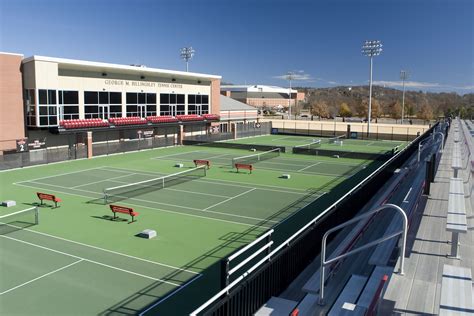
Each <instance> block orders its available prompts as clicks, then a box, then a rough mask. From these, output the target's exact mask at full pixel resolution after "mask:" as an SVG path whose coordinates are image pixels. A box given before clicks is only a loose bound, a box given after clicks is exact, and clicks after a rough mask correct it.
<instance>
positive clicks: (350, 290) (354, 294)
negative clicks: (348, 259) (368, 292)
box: [328, 274, 368, 316]
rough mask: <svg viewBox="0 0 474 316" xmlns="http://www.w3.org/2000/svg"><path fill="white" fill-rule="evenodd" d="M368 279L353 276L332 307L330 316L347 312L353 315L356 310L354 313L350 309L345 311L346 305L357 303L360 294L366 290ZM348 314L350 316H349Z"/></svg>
mask: <svg viewBox="0 0 474 316" xmlns="http://www.w3.org/2000/svg"><path fill="white" fill-rule="evenodd" d="M367 279H368V278H367V277H364V276H361V275H355V274H354V275H352V276H351V278H350V279H349V281H348V282H347V284H346V285H345V286H344V289H343V290H342V292H341V294H339V296H338V298H337V300H336V302H335V303H334V305H333V306H332V308H331V310H330V311H329V314H328V315H329V316H337V315H342V314H344V315H345V313H346V312H347V313H349V314H350V315H353V314H354V312H355V311H356V309H357V308H356V309H354V310H353V311H351V310H348V309H343V308H342V307H343V305H344V303H352V304H354V303H355V302H356V301H357V298H358V297H359V295H360V293H361V292H362V290H363V289H364V286H365V283H366V282H367ZM349 314H348V315H349Z"/></svg>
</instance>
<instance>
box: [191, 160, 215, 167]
mask: <svg viewBox="0 0 474 316" xmlns="http://www.w3.org/2000/svg"><path fill="white" fill-rule="evenodd" d="M193 162H194V165H195V166H196V167H197V166H200V165H201V166H202V165H204V166H207V169H210V168H211V161H210V160H204V159H194V160H193Z"/></svg>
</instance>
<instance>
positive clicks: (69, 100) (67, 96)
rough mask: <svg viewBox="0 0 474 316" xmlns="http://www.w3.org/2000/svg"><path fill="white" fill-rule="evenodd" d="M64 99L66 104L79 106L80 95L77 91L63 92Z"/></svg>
mask: <svg viewBox="0 0 474 316" xmlns="http://www.w3.org/2000/svg"><path fill="white" fill-rule="evenodd" d="M62 97H63V101H64V104H79V93H78V92H77V91H62ZM59 103H61V102H59Z"/></svg>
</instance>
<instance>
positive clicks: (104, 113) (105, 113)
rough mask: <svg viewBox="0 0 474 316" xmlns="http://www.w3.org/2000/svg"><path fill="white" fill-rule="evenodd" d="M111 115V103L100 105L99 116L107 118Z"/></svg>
mask: <svg viewBox="0 0 474 316" xmlns="http://www.w3.org/2000/svg"><path fill="white" fill-rule="evenodd" d="M109 115H110V112H109V105H99V118H101V119H104V120H107V119H108V118H109Z"/></svg>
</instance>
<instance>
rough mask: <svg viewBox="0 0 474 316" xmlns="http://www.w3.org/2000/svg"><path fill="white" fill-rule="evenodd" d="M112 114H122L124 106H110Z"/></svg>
mask: <svg viewBox="0 0 474 316" xmlns="http://www.w3.org/2000/svg"><path fill="white" fill-rule="evenodd" d="M110 112H115V113H121V112H122V106H120V105H111V106H110Z"/></svg>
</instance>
